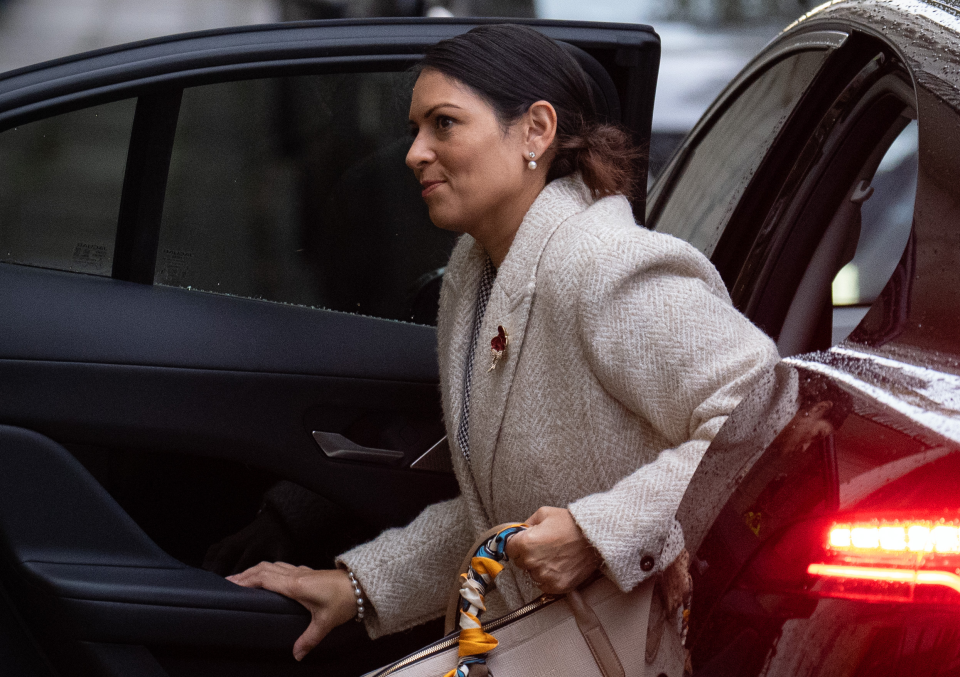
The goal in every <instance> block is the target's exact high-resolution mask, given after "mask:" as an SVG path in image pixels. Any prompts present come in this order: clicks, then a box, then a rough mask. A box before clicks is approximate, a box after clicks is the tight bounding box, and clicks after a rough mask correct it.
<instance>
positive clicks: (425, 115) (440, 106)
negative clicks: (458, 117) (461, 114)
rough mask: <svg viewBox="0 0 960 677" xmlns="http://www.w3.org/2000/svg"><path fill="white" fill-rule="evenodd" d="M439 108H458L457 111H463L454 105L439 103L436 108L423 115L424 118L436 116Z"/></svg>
mask: <svg viewBox="0 0 960 677" xmlns="http://www.w3.org/2000/svg"><path fill="white" fill-rule="evenodd" d="M438 108H456V109H457V110H463V109H462V108H460V106H458V105H456V104H453V103H438V104H437V105H436V106H433V107H432V108H430V109H429V110H428V111H427V112H426V113H424V114H423V117H425V118H428V117H430V116H431V115H433V114H434V112H435V111H436V110H437V109H438Z"/></svg>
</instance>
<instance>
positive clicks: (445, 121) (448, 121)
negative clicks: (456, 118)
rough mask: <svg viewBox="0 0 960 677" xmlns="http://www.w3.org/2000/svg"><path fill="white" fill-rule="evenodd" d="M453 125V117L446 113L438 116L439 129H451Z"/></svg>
mask: <svg viewBox="0 0 960 677" xmlns="http://www.w3.org/2000/svg"><path fill="white" fill-rule="evenodd" d="M452 126H453V118H451V117H447V116H446V115H438V116H437V129H450V128H451V127H452Z"/></svg>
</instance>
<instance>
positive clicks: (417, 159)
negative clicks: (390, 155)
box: [407, 134, 434, 170]
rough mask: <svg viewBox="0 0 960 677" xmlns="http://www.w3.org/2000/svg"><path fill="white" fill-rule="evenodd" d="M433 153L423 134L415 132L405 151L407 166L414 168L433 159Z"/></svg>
mask: <svg viewBox="0 0 960 677" xmlns="http://www.w3.org/2000/svg"><path fill="white" fill-rule="evenodd" d="M433 158H434V153H433V151H432V150H430V145H429V144H428V143H427V140H426V139H424V138H423V134H417V136H416V137H414V139H413V143H412V144H411V145H410V150H409V151H407V166H408V167H409V168H410V169H413V170H416V169H418V168H419V167H423V166H424V165H426V164H429V163H430V162H432V161H433Z"/></svg>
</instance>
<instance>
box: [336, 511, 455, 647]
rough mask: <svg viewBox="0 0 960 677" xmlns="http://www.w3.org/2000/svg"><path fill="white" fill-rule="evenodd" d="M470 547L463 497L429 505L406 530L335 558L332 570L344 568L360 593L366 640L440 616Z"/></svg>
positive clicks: (388, 532)
mask: <svg viewBox="0 0 960 677" xmlns="http://www.w3.org/2000/svg"><path fill="white" fill-rule="evenodd" d="M473 541H474V536H473V533H472V532H471V530H470V529H469V528H468V520H467V517H466V508H465V505H464V501H463V497H462V496H458V497H457V498H454V499H451V500H449V501H443V502H441V503H435V504H433V505H430V506H428V507H427V508H425V509H424V511H423V512H421V513H420V515H419V516H418V517H417V518H416V519H415V520H414V521H413V522H411V523H410V524H409V525H407V526H406V527H403V528H400V529H387V530H386V531H384V532H383V533H382V534H380V535H379V536H377V538H375V539H374V540H372V541H370V542H369V543H365V544H363V545H360V546H357V547H356V548H353V549H352V550H349V551H347V552H345V553H344V554H342V555H340V556H339V557H338V558H337V564H338V565H342V566H346V567H348V568H349V569H350V571H352V572H353V574H354V576H356V578H357V581H358V582H359V583H360V586H361V588H362V589H363V594H364V596H365V603H366V606H367V609H366V610H365V616H366V618H365V620H364V624H365V625H366V628H367V632H368V633H369V635H370V637H371V638H373V639H376V638H377V637H381V636H383V635H389V634H392V633H394V632H400V631H401V630H406V629H408V628H412V627H414V626H416V625H419V624H421V623H425V622H426V621H429V620H432V619H434V618H437V617H439V616H441V615H442V614H443V613H444V612H445V611H446V604H447V599H448V596H449V594H450V591H451V590H452V589H453V587H454V585H456V583H457V580H456V577H457V570H458V568H459V566H460V563H461V561H462V560H463V555H464V553H465V552H467V549H468V548H469V547H470V546H471V545H472V544H473ZM370 607H372V609H371V608H370Z"/></svg>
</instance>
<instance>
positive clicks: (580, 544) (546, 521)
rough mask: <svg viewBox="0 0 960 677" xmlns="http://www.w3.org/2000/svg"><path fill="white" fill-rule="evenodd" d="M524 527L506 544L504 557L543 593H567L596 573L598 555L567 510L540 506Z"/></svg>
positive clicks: (598, 560) (598, 561) (598, 562)
mask: <svg viewBox="0 0 960 677" xmlns="http://www.w3.org/2000/svg"><path fill="white" fill-rule="evenodd" d="M527 524H529V525H531V526H530V528H529V529H527V530H526V531H523V532H520V533H518V534H517V535H515V536H513V537H512V538H511V539H510V541H508V542H507V555H508V556H509V557H510V559H511V560H512V561H514V562H515V563H516V565H517V566H519V567H520V568H521V569H525V570H526V571H527V572H528V573H529V574H530V576H531V577H532V578H533V580H534V583H535V585H536V586H537V587H538V588H540V590H542V591H543V592H546V593H549V594H562V593H565V592H569V591H570V590H573V589H574V588H575V587H576V586H578V585H580V583H582V582H583V581H585V580H586V579H587V578H588V577H589V576H590V575H591V574H592V573H593V572H594V571H596V570H597V567H598V566H599V565H600V557H599V554H598V553H597V551H596V550H595V549H594V548H593V546H592V545H591V544H590V542H589V541H588V540H587V538H586V536H584V535H583V532H582V531H581V530H580V527H579V526H578V525H577V523H576V521H575V520H574V519H573V515H571V514H570V511H569V510H566V509H565V508H552V507H549V506H544V507H542V508H540V509H539V510H537V511H536V512H535V513H533V515H531V516H530V518H529V519H528V520H527Z"/></svg>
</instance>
